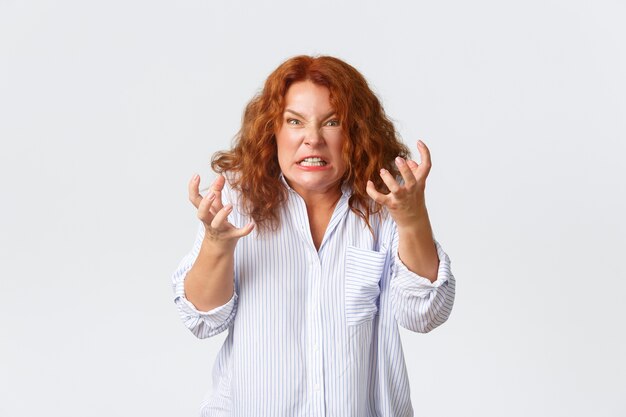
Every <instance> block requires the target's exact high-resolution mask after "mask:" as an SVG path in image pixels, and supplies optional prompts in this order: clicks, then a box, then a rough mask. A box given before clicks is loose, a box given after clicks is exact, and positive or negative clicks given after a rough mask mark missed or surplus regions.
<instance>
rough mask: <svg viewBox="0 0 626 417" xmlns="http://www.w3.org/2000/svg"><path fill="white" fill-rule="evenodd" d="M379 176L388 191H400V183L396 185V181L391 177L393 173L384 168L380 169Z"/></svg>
mask: <svg viewBox="0 0 626 417" xmlns="http://www.w3.org/2000/svg"><path fill="white" fill-rule="evenodd" d="M380 177H381V178H382V179H383V182H384V183H385V185H386V186H387V188H389V191H391V192H392V193H393V194H395V193H397V192H398V191H400V185H398V182H397V181H396V179H395V178H394V177H393V175H391V173H390V172H389V171H387V170H386V169H385V168H383V169H381V170H380Z"/></svg>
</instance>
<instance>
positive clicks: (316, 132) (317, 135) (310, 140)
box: [304, 126, 324, 147]
mask: <svg viewBox="0 0 626 417" xmlns="http://www.w3.org/2000/svg"><path fill="white" fill-rule="evenodd" d="M323 141H324V137H323V136H322V132H321V129H319V128H318V127H317V126H311V127H309V128H308V129H307V130H306V132H305V136H304V144H305V145H309V146H311V147H315V146H318V145H319V144H321V143H322V142H323Z"/></svg>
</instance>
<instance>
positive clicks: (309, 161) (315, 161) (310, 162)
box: [298, 157, 327, 167]
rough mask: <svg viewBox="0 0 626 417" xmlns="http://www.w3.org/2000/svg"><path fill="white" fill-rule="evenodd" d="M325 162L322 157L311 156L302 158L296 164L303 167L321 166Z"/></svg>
mask: <svg viewBox="0 0 626 417" xmlns="http://www.w3.org/2000/svg"><path fill="white" fill-rule="evenodd" d="M326 164H327V162H326V161H324V160H323V159H322V158H317V157H312V158H304V159H303V160H302V161H300V162H298V165H300V166H303V167H323V166H325V165H326Z"/></svg>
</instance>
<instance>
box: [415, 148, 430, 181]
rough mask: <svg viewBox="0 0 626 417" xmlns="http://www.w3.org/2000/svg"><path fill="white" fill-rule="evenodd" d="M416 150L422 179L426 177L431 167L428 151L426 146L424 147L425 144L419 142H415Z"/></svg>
mask: <svg viewBox="0 0 626 417" xmlns="http://www.w3.org/2000/svg"><path fill="white" fill-rule="evenodd" d="M417 149H418V150H419V152H420V159H421V163H420V164H419V165H420V167H421V168H420V170H421V171H422V172H423V173H424V174H423V175H424V177H426V176H427V175H428V173H429V172H430V167H431V166H432V162H431V159H430V149H428V146H426V144H425V143H424V142H422V141H421V140H418V141H417Z"/></svg>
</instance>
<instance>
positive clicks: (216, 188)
mask: <svg viewBox="0 0 626 417" xmlns="http://www.w3.org/2000/svg"><path fill="white" fill-rule="evenodd" d="M225 182H226V178H224V176H223V175H221V174H220V175H218V176H217V178H216V179H215V181H213V184H211V190H212V191H213V192H214V193H215V196H216V198H215V201H214V202H213V208H214V210H215V213H217V212H218V211H220V210H221V209H222V208H223V207H224V204H223V203H222V190H223V189H224V183H225Z"/></svg>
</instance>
